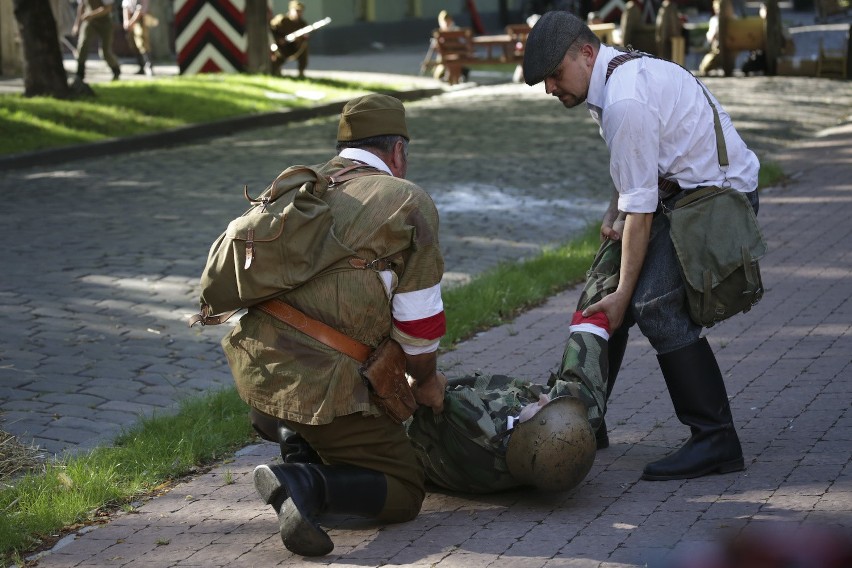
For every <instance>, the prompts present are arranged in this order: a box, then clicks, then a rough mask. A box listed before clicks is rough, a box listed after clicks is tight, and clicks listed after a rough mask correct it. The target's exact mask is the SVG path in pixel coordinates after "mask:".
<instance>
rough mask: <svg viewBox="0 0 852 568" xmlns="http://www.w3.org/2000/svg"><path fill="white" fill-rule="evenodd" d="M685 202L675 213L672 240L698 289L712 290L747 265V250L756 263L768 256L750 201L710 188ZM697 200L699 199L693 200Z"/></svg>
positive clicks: (689, 281) (688, 278) (688, 277)
mask: <svg viewBox="0 0 852 568" xmlns="http://www.w3.org/2000/svg"><path fill="white" fill-rule="evenodd" d="M706 189H708V190H712V191H707V192H704V190H703V189H702V190H699V192H704V193H701V194H700V195H699V192H695V194H693V195H690V196H689V197H687V198H684V199H682V200H681V201H679V202H678V203H677V205H676V206H675V209H674V210H672V211H671V214H670V215H669V220H670V221H671V237H672V243H673V244H674V247H675V251H676V252H677V256H678V260H680V264H681V268H682V269H683V276H684V278H685V280H686V282H687V284H689V285H690V286H691V287H692V288H694V289H695V290H705V282H706V279H707V278H708V274H707V273H708V272H709V282H710V285H711V287H714V288H715V287H716V286H718V285H719V283H720V282H721V281H723V280H725V279H726V278H727V277H728V276H730V275H731V274H732V273H733V272H734V271H735V270H737V269H738V268H740V267H742V266H743V256H744V254H743V248H744V247H745V249H746V250H747V251H748V253H747V254H748V256H750V257H751V259H752V260H759V259H760V258H762V257H763V255H764V254H766V242H765V241H764V239H763V234H762V232H761V230H760V227H759V226H758V224H757V218H756V217H755V215H754V210H753V209H752V207H751V205H750V204H749V202H748V198H747V197H746V196H745V195H743V194H742V193H740V192H739V191H736V190H731V189H721V188H706ZM693 197H695V198H693Z"/></svg>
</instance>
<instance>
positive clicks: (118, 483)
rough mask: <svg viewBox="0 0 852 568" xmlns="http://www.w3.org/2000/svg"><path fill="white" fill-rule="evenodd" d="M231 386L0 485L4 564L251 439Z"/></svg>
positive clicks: (0, 558)
mask: <svg viewBox="0 0 852 568" xmlns="http://www.w3.org/2000/svg"><path fill="white" fill-rule="evenodd" d="M246 417H247V410H246V405H245V403H244V402H242V400H240V398H239V397H238V396H237V394H236V392H235V391H234V390H233V389H225V390H222V391H218V392H215V393H213V394H210V395H207V396H204V397H200V398H193V399H190V400H186V401H185V402H183V403H182V404H181V405H180V408H179V411H178V412H177V413H176V414H174V415H169V416H162V415H160V416H157V415H155V416H153V417H151V418H143V419H141V420H140V422H139V423H138V425H137V426H135V427H134V428H132V429H130V430H128V431H127V432H126V433H125V434H123V435H121V436H120V437H119V438H118V439H116V441H115V442H114V445H113V446H108V447H106V446H105V447H99V448H96V449H94V450H92V451H91V452H88V453H84V454H79V455H74V456H68V457H64V458H59V459H56V460H53V461H48V462H47V463H45V464H44V466H43V468H42V469H41V470H40V471H38V472H34V473H29V474H26V475H23V476H21V477H18V478H16V479H15V480H14V481H12V482H4V483H3V484H2V487H0V564H2V565H7V564H8V563H11V562H17V563H21V559H20V555H22V554H25V553H26V552H27V551H30V550H35V549H38V548H39V547H41V546H43V545H45V544H50V543H51V542H53V541H54V540H56V538H57V537H58V536H59V532H60V531H62V530H63V529H66V530H67V529H69V528H78V527H79V526H81V525H83V524H89V523H96V522H98V521H100V520H105V519H106V518H108V512H109V511H110V510H114V509H116V508H119V507H127V506H129V504H130V503H131V502H132V500H133V499H134V498H138V497H140V496H142V495H150V494H155V493H156V492H157V491H158V490H160V489H161V488H162V487H163V486H164V484H168V482H170V481H171V480H174V479H178V478H180V477H182V476H185V475H188V474H191V473H195V472H197V471H198V468H199V467H200V466H203V465H204V464H209V463H211V462H213V461H216V460H220V459H223V458H225V457H227V456H229V455H231V454H232V453H233V452H234V451H235V450H237V449H238V448H240V447H242V446H243V445H245V444H246V443H247V442H249V441H250V440H251V439H252V430H251V426H250V425H249V423H248V420H247V419H246Z"/></svg>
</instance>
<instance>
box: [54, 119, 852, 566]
mask: <svg viewBox="0 0 852 568" xmlns="http://www.w3.org/2000/svg"><path fill="white" fill-rule="evenodd" d="M780 159H781V163H782V164H783V165H784V168H785V171H788V172H790V173H792V174H793V175H794V178H795V179H794V181H793V182H792V183H790V184H789V185H786V186H782V187H775V188H771V189H769V190H768V191H766V193H765V194H764V196H763V198H762V203H761V211H760V219H761V222H762V224H763V227H764V230H765V233H766V237H767V240H768V243H769V246H770V252H769V254H768V255H767V256H766V258H765V260H764V263H763V264H764V269H763V275H764V279H765V285H766V288H767V293H766V296H765V298H764V299H763V301H762V302H761V303H760V304H759V305H758V306H756V307H755V308H754V310H753V311H752V312H751V313H750V314H748V315H746V316H740V317H737V318H735V319H732V320H729V321H728V322H725V323H723V324H720V325H718V326H717V327H714V328H713V329H712V330H710V332H709V333H708V336H709V339H710V342H711V344H712V345H713V347H714V348H715V349H716V351H717V353H718V358H719V363H720V366H721V368H722V370H723V373H724V374H725V376H726V380H727V385H728V390H729V394H730V396H731V406H732V410H733V414H734V418H735V421H736V423H737V426H738V428H739V432H740V437H741V439H742V442H743V447H744V451H745V455H746V464H747V469H746V470H745V471H743V472H739V473H734V474H728V475H723V476H711V477H705V478H701V479H697V480H690V481H669V482H644V481H639V480H638V477H639V474H640V472H641V469H642V466H643V465H644V464H645V463H646V462H647V461H649V460H652V459H656V458H658V457H660V456H662V455H663V454H665V453H667V452H668V451H670V450H671V449H672V448H675V447H677V445H679V443H680V442H681V441H682V439H683V438H684V437H685V435H686V432H685V428H684V427H683V426H681V425H680V424H679V423H678V422H677V420H676V419H675V418H674V417H673V415H672V409H671V403H670V401H669V400H668V395H667V393H666V391H665V387H664V384H663V381H662V380H661V377H660V376H659V372H658V369H657V367H656V364H655V360H654V357H653V354H652V353H651V352H650V350H649V349H648V347H647V345H646V343H645V342H644V340H642V338H641V337H634V338H632V339H631V343H630V345H629V347H628V351H627V357H626V359H625V365H624V370H623V371H622V376H621V377H620V378H619V382H618V384H617V385H616V389H615V393H614V395H613V398H612V401H611V406H610V409H609V414H608V418H609V422H610V427H611V433H610V438H611V441H612V446H611V447H610V448H609V449H607V450H602V451H600V452H598V455H597V458H596V461H595V465H594V467H593V469H592V471H591V472H590V474H589V475H588V477H587V478H586V480H585V481H584V482H583V483H582V484H581V485H580V486H579V487H577V488H576V489H575V490H574V491H572V492H569V493H566V494H556V495H553V494H536V493H531V492H526V491H514V492H508V493H504V494H499V495H492V496H479V497H465V496H459V495H448V494H444V493H438V492H434V493H430V494H429V495H428V496H427V499H426V502H425V504H424V508H423V512H422V513H421V515H420V516H419V517H418V518H417V519H415V520H414V521H411V522H409V523H404V524H400V525H393V526H387V527H378V526H375V525H372V524H370V523H365V522H363V521H358V520H355V519H346V518H334V519H330V520H329V522H330V526H332V527H333V529H332V530H331V532H330V534H331V536H332V538H333V540H334V542H335V545H336V546H335V549H334V551H333V552H332V554H331V555H329V556H327V557H323V558H321V559H315V560H310V561H306V560H305V559H302V558H299V557H294V556H293V555H291V554H290V553H289V552H287V551H286V550H285V549H284V548H283V546H282V545H281V542H280V539H279V537H278V534H277V522H276V519H275V516H274V514H273V512H272V510H271V509H270V508H269V507H267V506H264V505H262V504H261V503H259V500H258V499H257V497H256V495H255V493H254V490H253V486H252V483H251V471H252V469H253V468H254V466H255V465H256V464H257V463H260V462H264V461H269V460H272V459H273V458H274V457H275V455H276V452H277V448H276V447H275V446H274V445H273V444H262V445H256V446H251V447H248V448H246V449H245V450H244V451H243V452H241V453H240V454H239V455H238V456H237V457H236V458H235V459H234V460H233V461H231V462H229V463H225V464H223V465H221V466H219V467H217V468H215V469H214V470H212V471H211V472H209V473H207V474H204V475H201V476H199V477H196V478H194V479H192V480H190V481H188V482H186V483H182V484H180V485H178V486H177V487H175V488H174V489H173V490H172V491H171V492H169V493H168V494H166V495H165V496H163V497H159V498H157V499H154V500H152V501H149V502H148V503H145V504H143V505H142V506H140V507H139V509H137V510H136V511H135V512H134V513H132V514H124V515H121V516H119V517H118V518H116V519H115V520H113V521H112V522H111V523H109V524H108V525H106V526H104V527H101V528H97V529H94V530H91V531H90V532H87V533H86V534H82V535H72V536H69V537H67V538H66V541H65V542H63V543H62V544H63V545H64V546H60V547H58V548H57V549H55V550H54V551H53V553H52V554H50V555H48V556H46V557H45V558H44V559H42V560H41V561H40V562H39V566H40V567H42V568H49V567H63V568H64V567H71V566H81V567H83V566H85V567H93V566H122V567H127V568H131V567H154V566H156V567H168V566H181V567H194V566H198V567H202V566H203V567H210V566H228V567H233V566H303V565H333V566H361V567H363V566H385V565H393V566H412V567H426V566H435V567H441V568H445V567H446V568H449V567H468V566H488V567H490V568H499V567H506V568H509V567H516V566H523V567H548V568H549V567H569V566H570V567H584V568H585V567H590V568H591V567H600V568H616V567H642V566H667V565H670V564H667V559H668V560H669V561H671V560H672V559H675V558H678V557H679V555H682V554H691V555H693V557H696V556H695V555H700V554H702V551H706V550H707V548H708V547H712V546H714V545H716V544H718V543H719V542H721V541H722V540H723V539H725V538H727V535H730V534H732V533H734V532H736V531H739V530H752V529H754V528H756V527H766V526H772V527H773V528H775V529H780V528H786V527H802V526H804V527H811V528H819V529H825V530H827V529H828V527H840V528H842V529H843V530H846V531H850V530H852V460H850V447H852V411H850V400H852V381H850V378H852V362H850V359H851V358H852V355H850V354H852V300H850V298H852V254H850V248H849V246H848V245H847V244H845V243H847V242H849V240H850V239H852V226H850V225H849V223H848V222H847V219H848V217H849V216H850V214H852V176H850V175H849V174H850V164H852V125H850V124H847V125H846V126H845V127H843V128H842V129H840V131H839V132H838V133H837V134H836V135H833V136H825V137H821V138H818V139H814V140H810V141H808V142H806V143H803V144H800V145H799V147H798V148H797V149H795V150H793V151H790V152H788V153H785V154H784V155H782V156H781V157H780ZM578 293H579V290H578V289H574V290H569V291H567V292H565V293H563V294H560V295H558V296H556V297H554V298H553V299H552V300H550V301H549V302H547V303H546V304H545V305H543V306H541V307H539V308H536V309H534V310H532V311H530V312H527V313H526V314H524V315H522V316H521V317H519V318H518V319H517V320H516V321H514V322H513V323H511V324H508V325H505V326H502V327H499V328H496V329H493V330H491V331H488V332H485V333H482V334H480V335H479V336H478V337H476V338H475V339H473V340H471V341H469V342H466V343H465V344H463V345H462V346H461V347H460V348H459V349H458V350H457V351H455V352H453V353H451V354H449V355H447V356H446V357H445V358H444V363H445V366H446V367H448V368H449V371H450V373H451V374H454V373H460V372H462V371H463V370H468V371H469V370H483V371H486V372H488V371H491V372H510V373H514V374H517V375H519V376H527V377H532V378H534V377H541V376H543V374H545V373H546V372H547V371H548V370H549V369H550V366H551V365H552V364H555V363H556V362H557V361H558V359H559V357H560V356H561V349H562V346H561V342H560V339H561V338H564V328H565V326H566V317H567V313H568V312H569V310H570V309H571V308H572V307H573V305H574V302H575V301H576V297H577V294H578ZM454 362H455V363H454ZM849 534H850V535H852V533H849Z"/></svg>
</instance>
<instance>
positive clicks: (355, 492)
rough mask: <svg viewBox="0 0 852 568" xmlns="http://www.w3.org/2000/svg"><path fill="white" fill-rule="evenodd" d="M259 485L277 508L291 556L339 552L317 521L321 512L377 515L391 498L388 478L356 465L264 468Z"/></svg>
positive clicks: (256, 480)
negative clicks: (389, 497) (335, 549)
mask: <svg viewBox="0 0 852 568" xmlns="http://www.w3.org/2000/svg"><path fill="white" fill-rule="evenodd" d="M254 486H255V489H257V493H258V495H260V497H261V499H263V501H264V502H265V503H267V504H269V505H272V507H273V508H274V509H275V512H276V513H277V514H278V527H279V532H280V534H281V541H282V542H283V543H284V546H285V547H286V548H287V550H289V551H290V552H293V553H294V554H300V555H302V556H324V555H326V554H328V553H330V552H331V551H332V550H333V549H334V543H333V542H332V541H331V538H329V536H328V534H326V532H325V531H324V530H322V528H321V527H320V526H319V524H318V523H317V522H316V517H317V516H318V515H319V514H321V513H341V514H351V515H359V516H362V517H376V516H377V515H378V514H379V513H380V512H381V511H382V509H383V508H384V506H385V500H386V498H387V480H386V479H385V476H384V474H382V473H380V472H378V471H373V470H370V469H365V468H360V467H355V466H348V465H346V466H327V465H326V466H320V465H313V464H295V463H294V464H281V465H271V466H270V465H259V466H257V467H256V468H255V470H254Z"/></svg>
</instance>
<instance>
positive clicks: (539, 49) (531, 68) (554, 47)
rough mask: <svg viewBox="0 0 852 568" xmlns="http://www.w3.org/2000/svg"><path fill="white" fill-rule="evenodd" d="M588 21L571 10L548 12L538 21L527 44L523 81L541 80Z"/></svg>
mask: <svg viewBox="0 0 852 568" xmlns="http://www.w3.org/2000/svg"><path fill="white" fill-rule="evenodd" d="M585 25H586V24H585V23H584V22H583V20H581V19H580V18H578V17H577V16H575V15H574V14H570V13H568V12H564V11H561V10H553V11H551V12H545V14H544V15H543V16H542V17H541V18H539V20H538V21H537V22H536V23H535V25H534V26H533V28H532V30H531V31H530V35H529V36H527V45H526V47H525V48H524V67H523V69H524V81H526V83H527V85H535V84H536V83H541V82H542V81H544V78H545V77H547V76H548V75H550V74H551V73H553V71H554V70H555V69H556V68H557V67H558V66H559V64H560V63H561V62H562V59H563V58H564V57H565V52H566V51H568V48H569V47H570V46H571V44H572V43H574V40H576V39H577V37H578V36H579V35H580V30H582V29H583V26H585Z"/></svg>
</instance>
